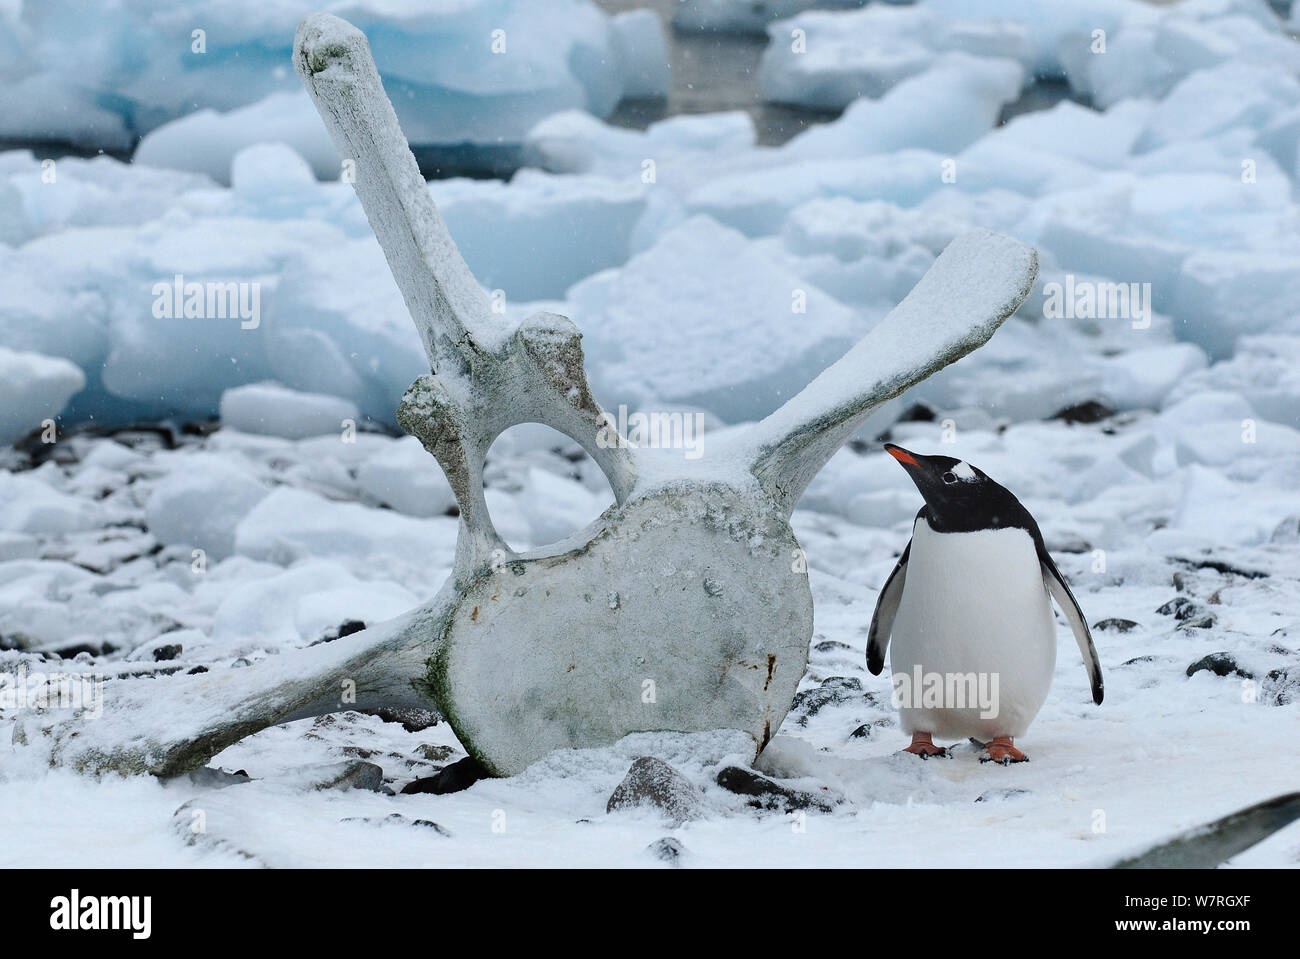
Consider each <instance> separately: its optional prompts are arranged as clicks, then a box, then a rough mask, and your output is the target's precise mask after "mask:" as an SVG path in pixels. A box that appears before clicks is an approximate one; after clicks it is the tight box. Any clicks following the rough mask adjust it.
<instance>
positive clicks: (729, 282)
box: [569, 217, 865, 422]
mask: <svg viewBox="0 0 1300 959" xmlns="http://www.w3.org/2000/svg"><path fill="white" fill-rule="evenodd" d="M665 277H671V278H672V281H671V283H666V282H665ZM569 303H570V305H571V306H570V315H571V316H572V317H573V319H574V321H575V322H576V323H577V324H578V325H579V327H580V328H582V329H583V331H584V337H583V347H584V349H585V351H586V355H587V366H588V369H589V370H590V371H591V382H592V387H593V389H594V390H595V392H596V394H597V396H598V397H600V398H601V399H602V401H603V403H604V405H605V406H606V407H607V408H609V409H617V407H618V404H620V403H626V404H628V405H629V406H631V407H633V408H635V407H638V406H642V407H644V406H647V405H649V404H653V403H656V402H671V403H678V404H690V405H696V406H703V407H705V408H706V409H709V410H712V411H713V412H714V413H716V414H717V415H718V416H719V417H721V418H722V419H723V421H725V422H739V421H742V420H749V419H755V418H757V417H758V416H760V415H763V414H765V413H767V412H769V411H770V410H771V409H772V408H773V406H774V405H775V404H776V403H777V402H779V400H780V398H781V397H782V395H783V394H784V395H789V394H790V393H792V392H793V391H794V390H797V389H798V388H799V387H801V386H802V385H803V384H804V383H806V382H807V381H808V380H809V379H811V378H812V376H813V375H815V374H816V373H817V372H819V371H820V370H821V369H822V368H823V367H824V366H825V365H826V364H827V363H828V362H830V361H831V360H833V359H835V358H836V357H837V356H839V355H840V354H841V353H843V352H844V350H845V348H846V347H847V346H848V345H849V344H850V343H851V342H852V341H853V340H855V339H856V338H857V337H858V336H859V335H861V334H862V333H863V332H865V329H864V326H863V323H862V321H861V320H859V319H858V318H857V317H856V316H855V315H854V314H853V313H851V312H850V311H849V310H848V309H846V308H845V307H844V306H842V305H840V304H839V303H837V302H836V301H835V300H833V299H831V298H830V297H829V296H827V295H826V294H825V293H823V292H822V291H821V290H818V289H817V288H816V287H813V286H811V285H810V284H808V283H807V282H806V281H804V280H803V279H801V278H800V277H798V276H795V275H794V274H792V273H790V272H789V270H788V269H787V268H786V267H785V266H784V265H783V264H782V263H781V262H780V261H779V260H778V259H776V258H774V257H772V256H770V255H767V254H764V253H762V252H760V251H759V250H758V249H757V248H756V247H755V246H754V245H753V244H752V243H751V241H749V240H747V239H746V238H745V237H744V236H742V235H741V234H739V233H737V232H735V231H734V230H730V229H727V228H726V227H723V226H720V225H719V224H718V223H716V222H715V221H713V220H711V219H709V218H707V217H692V218H691V219H689V220H687V221H686V222H684V223H682V224H681V225H680V226H678V227H676V228H674V229H672V230H670V231H669V232H668V233H667V234H665V235H664V236H663V237H662V238H661V239H660V240H659V242H658V243H656V244H655V245H654V246H653V247H652V248H651V249H649V250H647V251H646V252H644V253H641V254H638V255H637V256H634V257H633V258H632V259H631V260H630V261H628V264H627V266H625V267H624V268H623V269H621V270H618V271H605V272H603V273H599V274H597V275H596V276H593V277H591V278H589V279H587V280H583V281H582V282H581V283H579V284H577V285H576V286H574V288H573V289H572V290H570V291H569Z"/></svg>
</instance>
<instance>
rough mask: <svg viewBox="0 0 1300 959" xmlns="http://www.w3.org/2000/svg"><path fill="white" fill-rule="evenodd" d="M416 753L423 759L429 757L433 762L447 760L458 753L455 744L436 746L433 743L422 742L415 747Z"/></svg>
mask: <svg viewBox="0 0 1300 959" xmlns="http://www.w3.org/2000/svg"><path fill="white" fill-rule="evenodd" d="M415 752H416V755H418V756H419V757H420V758H421V759H427V760H429V762H431V763H441V762H446V761H447V760H448V759H450V758H451V757H452V756H453V755H455V753H456V747H454V746H435V745H433V744H432V743H421V744H420V745H419V746H417V747H415Z"/></svg>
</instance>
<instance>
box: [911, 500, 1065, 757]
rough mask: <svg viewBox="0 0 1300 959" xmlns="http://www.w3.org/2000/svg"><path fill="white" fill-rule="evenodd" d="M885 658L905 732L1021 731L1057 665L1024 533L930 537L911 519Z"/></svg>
mask: <svg viewBox="0 0 1300 959" xmlns="http://www.w3.org/2000/svg"><path fill="white" fill-rule="evenodd" d="M889 659H890V667H891V669H892V671H893V683H894V699H895V703H896V704H897V705H898V707H899V718H900V720H901V722H902V727H903V730H904V731H905V732H907V733H913V732H928V733H932V734H934V735H935V736H939V737H944V738H950V737H966V736H975V737H976V738H979V739H981V740H987V739H990V738H992V737H994V736H1020V735H1023V733H1024V732H1025V730H1026V729H1027V728H1028V727H1029V724H1030V722H1032V721H1033V718H1034V717H1035V716H1036V715H1037V714H1038V710H1039V709H1040V708H1041V707H1042V705H1043V701H1044V700H1045V699H1046V698H1047V691H1048V688H1049V687H1050V686H1051V683H1052V671H1053V669H1055V667H1056V625H1055V621H1054V620H1053V618H1052V605H1051V599H1050V598H1049V596H1048V593H1047V588H1046V586H1045V585H1044V584H1043V574H1042V569H1041V567H1040V566H1039V562H1038V552H1037V550H1036V549H1035V548H1034V541H1033V539H1032V538H1031V537H1030V535H1029V533H1028V532H1026V531H1025V530H1022V529H997V530H979V531H976V532H972V533H936V532H934V531H933V530H932V529H931V528H930V525H929V523H927V522H926V521H925V520H924V519H918V520H917V522H916V526H915V529H914V532H913V535H912V551H911V554H910V556H909V557H908V563H907V578H906V580H905V581H904V585H903V595H902V598H901V599H900V601H899V605H898V613H897V615H896V617H895V619H894V628H893V631H892V638H891V641H890V657H889Z"/></svg>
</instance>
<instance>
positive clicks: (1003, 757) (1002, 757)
mask: <svg viewBox="0 0 1300 959" xmlns="http://www.w3.org/2000/svg"><path fill="white" fill-rule="evenodd" d="M980 762H982V763H1001V764H1002V765H1004V766H1009V765H1010V764H1011V763H1027V762H1029V757H1028V756H1026V755H1025V754H1024V753H1022V752H1021V751H1020V750H1019V749H1017V748H1016V747H1015V745H1014V744H1013V742H1012V739H1011V737H1010V736H994V737H993V738H992V739H991V740H989V742H988V743H987V744H986V745H985V746H984V755H983V756H981V757H980Z"/></svg>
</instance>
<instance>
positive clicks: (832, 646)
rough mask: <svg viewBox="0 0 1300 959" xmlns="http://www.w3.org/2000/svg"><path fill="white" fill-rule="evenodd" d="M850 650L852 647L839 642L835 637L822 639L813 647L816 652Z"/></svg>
mask: <svg viewBox="0 0 1300 959" xmlns="http://www.w3.org/2000/svg"><path fill="white" fill-rule="evenodd" d="M852 650H853V647H852V646H850V645H849V644H848V643H841V642H840V641H839V640H837V639H824V640H822V641H821V642H820V643H818V644H817V645H816V646H814V647H813V651H814V652H818V653H843V652H852Z"/></svg>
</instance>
